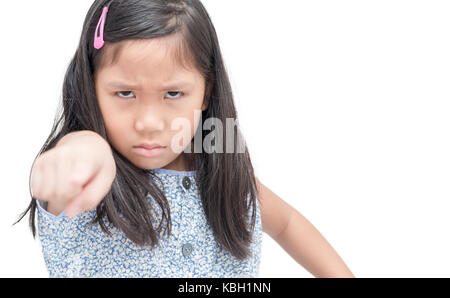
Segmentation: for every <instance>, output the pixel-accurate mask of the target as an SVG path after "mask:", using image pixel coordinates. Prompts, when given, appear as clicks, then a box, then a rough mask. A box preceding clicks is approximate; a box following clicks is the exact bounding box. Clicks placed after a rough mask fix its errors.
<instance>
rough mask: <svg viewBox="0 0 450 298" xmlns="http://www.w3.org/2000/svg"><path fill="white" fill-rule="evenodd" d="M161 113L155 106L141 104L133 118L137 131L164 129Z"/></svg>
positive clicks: (149, 131) (147, 131) (148, 131)
mask: <svg viewBox="0 0 450 298" xmlns="http://www.w3.org/2000/svg"><path fill="white" fill-rule="evenodd" d="M164 126H165V124H164V118H163V113H162V111H160V110H159V109H158V107H155V106H149V105H146V106H142V107H140V109H139V112H138V114H137V116H136V120H135V129H136V130H137V131H139V132H144V133H151V132H156V131H163V130H164Z"/></svg>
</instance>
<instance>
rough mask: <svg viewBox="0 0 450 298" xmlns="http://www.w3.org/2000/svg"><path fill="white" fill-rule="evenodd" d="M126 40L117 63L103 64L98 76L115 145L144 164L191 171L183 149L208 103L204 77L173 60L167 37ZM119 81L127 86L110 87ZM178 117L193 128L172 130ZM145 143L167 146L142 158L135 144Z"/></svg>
mask: <svg viewBox="0 0 450 298" xmlns="http://www.w3.org/2000/svg"><path fill="white" fill-rule="evenodd" d="M122 43H126V45H125V47H124V48H123V50H122V51H121V54H120V56H119V57H118V58H117V63H115V64H113V65H106V66H104V67H101V68H100V69H99V70H98V72H97V73H96V76H95V89H96V93H97V98H98V103H99V106H100V110H101V113H102V115H103V119H104V121H105V126H106V132H107V135H108V137H109V139H110V141H111V143H112V145H113V146H114V148H115V149H116V150H117V151H119V152H120V153H121V154H122V155H123V156H125V157H126V158H127V159H128V160H129V161H130V162H132V163H133V164H134V165H136V166H138V167H140V168H143V169H154V168H163V167H164V168H166V169H173V170H188V169H185V167H186V163H185V159H184V158H183V154H182V152H181V150H183V149H184V148H185V147H186V146H187V145H189V144H190V142H191V140H192V138H193V136H194V133H195V131H196V129H197V126H198V124H199V123H198V122H199V121H198V120H199V117H198V116H199V113H200V112H201V111H202V110H205V109H206V108H207V103H206V102H205V103H204V102H203V99H204V93H205V80H204V78H203V76H202V75H201V74H200V73H199V72H198V71H197V70H196V69H193V68H189V69H185V68H183V67H182V66H181V65H179V64H178V63H177V62H176V61H175V60H174V59H172V58H171V52H170V51H171V49H170V48H169V49H168V45H167V44H166V43H165V42H164V40H160V39H151V40H139V41H135V40H133V41H125V42H122ZM105 50H111V46H110V48H109V49H106V48H105ZM105 54H107V53H105ZM115 83H119V84H120V85H123V86H112V85H114V84H115ZM178 83H180V84H182V85H179V86H178ZM194 111H197V114H196V115H195V114H194ZM194 115H195V117H194ZM177 118H183V119H185V121H187V122H186V123H189V124H190V127H186V126H184V127H183V128H180V127H177V128H173V129H172V123H173V121H174V120H175V119H177ZM194 118H195V119H194ZM175 140H177V141H176V142H175ZM182 140H183V141H182ZM144 142H146V143H157V144H159V145H161V146H166V148H164V150H163V151H162V153H160V154H159V155H157V156H153V157H144V156H141V155H139V154H138V153H137V152H136V151H135V149H133V147H134V146H138V145H140V144H141V143H144ZM172 142H174V143H176V145H175V146H178V148H176V147H173V146H172V144H173V143H172ZM175 148H176V149H175ZM180 148H182V149H180ZM191 150H193V149H191Z"/></svg>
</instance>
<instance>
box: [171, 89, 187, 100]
mask: <svg viewBox="0 0 450 298" xmlns="http://www.w3.org/2000/svg"><path fill="white" fill-rule="evenodd" d="M167 94H171V96H173V94H175V95H176V94H180V96H178V97H169V98H170V99H177V98H180V97H181V96H183V95H184V93H183V92H181V91H169V92H167Z"/></svg>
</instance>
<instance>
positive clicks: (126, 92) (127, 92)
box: [116, 91, 133, 98]
mask: <svg viewBox="0 0 450 298" xmlns="http://www.w3.org/2000/svg"><path fill="white" fill-rule="evenodd" d="M119 93H122V94H124V93H125V94H129V93H131V94H133V91H118V92H116V94H117V95H119ZM119 97H122V96H120V95H119ZM122 98H131V97H129V96H126V95H125V96H123V97H122Z"/></svg>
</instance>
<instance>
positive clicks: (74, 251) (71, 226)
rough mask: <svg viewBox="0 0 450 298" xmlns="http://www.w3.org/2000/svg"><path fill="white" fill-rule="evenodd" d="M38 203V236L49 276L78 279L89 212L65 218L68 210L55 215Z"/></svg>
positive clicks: (41, 202) (38, 201)
mask: <svg viewBox="0 0 450 298" xmlns="http://www.w3.org/2000/svg"><path fill="white" fill-rule="evenodd" d="M36 201H37V202H36V203H37V209H38V211H37V213H38V235H39V240H40V242H41V246H42V254H43V257H44V261H45V264H46V267H47V270H48V272H49V275H50V277H70V276H72V277H74V276H77V273H79V270H80V268H81V267H82V264H81V262H82V259H81V258H80V256H82V255H83V253H84V252H83V250H84V247H85V246H86V242H87V241H86V240H87V239H88V238H87V230H86V229H87V223H88V220H89V216H88V215H89V213H88V212H83V213H81V214H79V215H77V216H75V217H74V218H72V219H71V218H68V217H67V216H66V215H65V210H64V211H62V212H61V213H60V214H59V215H54V214H51V213H50V212H48V211H47V210H46V209H44V208H46V206H45V205H46V204H45V203H44V202H43V201H40V200H36ZM42 205H44V206H42ZM77 270H78V272H77Z"/></svg>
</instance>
